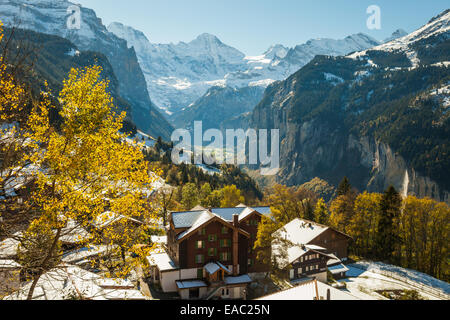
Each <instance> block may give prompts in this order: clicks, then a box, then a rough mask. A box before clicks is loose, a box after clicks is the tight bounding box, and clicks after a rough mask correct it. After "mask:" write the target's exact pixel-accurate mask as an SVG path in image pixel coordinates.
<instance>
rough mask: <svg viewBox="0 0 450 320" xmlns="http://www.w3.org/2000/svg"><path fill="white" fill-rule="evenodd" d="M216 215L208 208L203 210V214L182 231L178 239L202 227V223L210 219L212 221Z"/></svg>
mask: <svg viewBox="0 0 450 320" xmlns="http://www.w3.org/2000/svg"><path fill="white" fill-rule="evenodd" d="M215 217H216V215H214V214H213V213H211V212H210V211H208V210H205V211H202V212H201V214H200V215H199V216H198V217H197V219H196V220H195V221H194V223H193V224H192V226H191V227H190V228H189V229H188V230H186V231H184V232H182V233H181V234H180V235H179V236H178V237H177V239H178V240H179V239H182V238H184V237H185V236H187V235H189V234H191V233H193V232H195V230H197V229H198V228H199V227H201V226H202V225H204V224H205V223H207V222H208V221H211V220H212V219H214V218H215Z"/></svg>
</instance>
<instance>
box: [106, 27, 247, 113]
mask: <svg viewBox="0 0 450 320" xmlns="http://www.w3.org/2000/svg"><path fill="white" fill-rule="evenodd" d="M108 30H109V31H111V32H113V33H114V34H116V35H117V36H118V37H121V38H123V39H125V40H127V42H128V46H129V47H130V48H131V47H134V49H135V51H136V53H137V55H138V59H139V63H140V64H141V66H142V69H143V71H144V74H145V78H146V80H147V85H148V89H149V92H151V98H152V99H153V101H155V103H156V104H157V105H158V106H159V107H160V108H161V109H163V110H166V111H167V112H168V113H169V114H170V113H171V112H176V111H179V110H180V109H182V108H183V107H185V106H187V105H189V104H191V103H192V102H194V101H195V100H196V99H197V98H199V97H201V96H202V95H203V94H204V93H205V92H206V91H207V90H208V89H209V88H210V87H211V86H213V85H214V84H216V82H215V81H216V80H218V79H223V78H224V77H225V75H226V74H228V73H230V72H233V71H236V70H243V69H244V68H245V63H244V57H245V55H244V54H243V53H241V52H240V51H238V50H236V49H234V48H232V47H230V46H227V45H225V44H224V43H222V42H221V41H220V40H219V39H218V38H217V37H215V36H213V35H210V34H207V33H205V34H202V35H200V36H198V37H197V38H196V39H195V40H193V41H191V42H189V43H185V42H180V43H178V44H153V43H150V41H149V40H148V39H147V37H146V36H145V35H144V34H143V33H142V32H140V31H138V30H135V29H133V28H131V27H127V26H124V25H123V24H120V23H112V24H111V25H110V26H109V27H108Z"/></svg>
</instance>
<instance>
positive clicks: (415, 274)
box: [353, 261, 450, 294]
mask: <svg viewBox="0 0 450 320" xmlns="http://www.w3.org/2000/svg"><path fill="white" fill-rule="evenodd" d="M353 266H355V267H357V268H361V269H364V270H367V271H369V272H373V273H379V274H382V275H388V276H392V277H394V278H395V279H405V281H406V280H407V281H408V282H411V283H416V284H418V285H424V286H427V287H430V288H433V289H436V290H438V291H440V292H442V293H443V294H450V285H449V284H448V283H447V282H445V281H441V280H439V279H436V278H433V277H432V276H430V275H427V274H425V273H422V272H419V271H416V270H411V269H406V268H401V267H397V266H394V265H390V264H386V263H382V262H371V261H360V262H357V263H355V264H354V265H353Z"/></svg>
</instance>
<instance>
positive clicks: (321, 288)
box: [257, 280, 359, 301]
mask: <svg viewBox="0 0 450 320" xmlns="http://www.w3.org/2000/svg"><path fill="white" fill-rule="evenodd" d="M328 290H329V291H330V298H331V300H341V301H342V300H359V299H358V298H357V297H355V296H352V295H351V294H348V293H346V292H344V291H341V290H338V289H335V288H333V287H331V286H329V285H327V284H325V283H322V282H320V281H317V280H309V281H305V282H303V283H301V284H300V285H298V286H296V287H294V288H291V289H288V290H284V291H280V292H277V293H274V294H271V295H268V296H265V297H262V298H259V299H257V300H269V301H277V300H290V301H292V300H315V299H317V297H319V299H323V300H326V299H327V292H328Z"/></svg>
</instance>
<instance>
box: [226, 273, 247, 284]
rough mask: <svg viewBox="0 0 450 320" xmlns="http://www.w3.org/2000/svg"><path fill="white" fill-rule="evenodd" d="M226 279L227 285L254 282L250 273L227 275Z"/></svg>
mask: <svg viewBox="0 0 450 320" xmlns="http://www.w3.org/2000/svg"><path fill="white" fill-rule="evenodd" d="M224 281H225V283H226V284H227V285H233V284H246V283H250V282H252V279H251V278H250V276H249V275H248V274H244V275H241V276H238V277H225V279H224Z"/></svg>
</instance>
